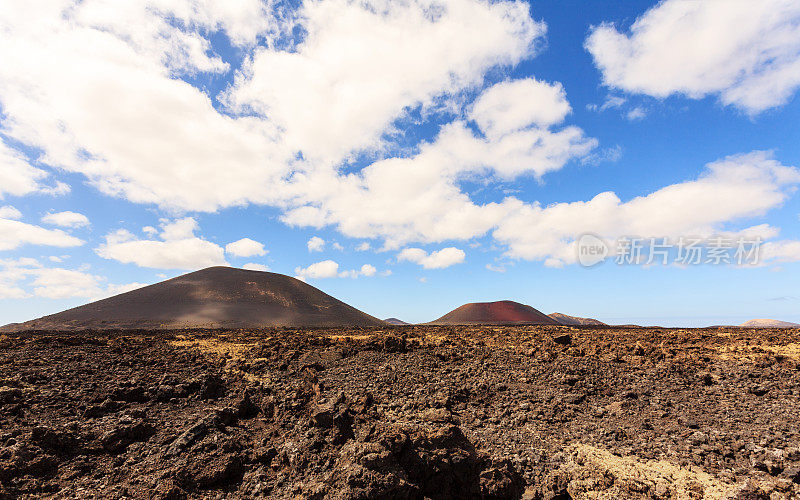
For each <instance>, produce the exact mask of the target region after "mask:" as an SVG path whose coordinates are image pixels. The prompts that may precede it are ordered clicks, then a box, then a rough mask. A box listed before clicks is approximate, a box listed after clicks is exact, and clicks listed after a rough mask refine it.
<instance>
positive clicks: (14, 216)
mask: <svg viewBox="0 0 800 500" xmlns="http://www.w3.org/2000/svg"><path fill="white" fill-rule="evenodd" d="M21 218H22V212H20V211H19V210H17V209H16V208H15V207H12V206H11V205H6V206H3V207H0V219H10V220H18V219H21Z"/></svg>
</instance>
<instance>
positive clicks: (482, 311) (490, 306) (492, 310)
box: [430, 300, 560, 325]
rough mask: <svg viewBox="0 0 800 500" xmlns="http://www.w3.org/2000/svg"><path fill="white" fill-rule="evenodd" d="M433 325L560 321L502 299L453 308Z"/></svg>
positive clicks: (513, 323) (527, 323)
mask: <svg viewBox="0 0 800 500" xmlns="http://www.w3.org/2000/svg"><path fill="white" fill-rule="evenodd" d="M430 324H431V325H520V324H522V325H558V324H560V323H559V322H558V321H556V320H554V319H553V318H551V317H549V316H547V315H546V314H543V313H542V312H540V311H537V310H536V309H534V308H533V307H531V306H526V305H525V304H520V303H519V302H513V301H511V300H501V301H498V302H476V303H471V304H464V305H463V306H461V307H458V308H456V309H453V310H452V311H450V312H449V313H447V314H445V315H444V316H442V317H441V318H439V319H437V320H434V321H431V322H430Z"/></svg>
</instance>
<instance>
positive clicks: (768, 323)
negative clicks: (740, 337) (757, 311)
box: [739, 319, 800, 328]
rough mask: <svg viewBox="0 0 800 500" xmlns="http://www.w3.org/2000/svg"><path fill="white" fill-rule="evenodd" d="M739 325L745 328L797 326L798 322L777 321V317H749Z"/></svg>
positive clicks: (799, 325) (798, 325)
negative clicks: (749, 318) (748, 319)
mask: <svg viewBox="0 0 800 500" xmlns="http://www.w3.org/2000/svg"><path fill="white" fill-rule="evenodd" d="M739 326H743V327H746V328H798V327H800V324H798V323H789V322H788V321H778V320H777V319H751V320H750V321H745V322H744V323H742V324H741V325H739Z"/></svg>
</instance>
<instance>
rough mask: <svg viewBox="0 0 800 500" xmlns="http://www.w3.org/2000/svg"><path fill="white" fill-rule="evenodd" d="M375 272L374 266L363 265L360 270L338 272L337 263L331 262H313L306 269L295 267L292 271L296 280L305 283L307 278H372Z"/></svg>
mask: <svg viewBox="0 0 800 500" xmlns="http://www.w3.org/2000/svg"><path fill="white" fill-rule="evenodd" d="M376 272H377V269H375V267H374V266H372V265H370V264H364V265H363V266H361V269H358V270H356V269H350V270H346V271H339V263H338V262H336V261H333V260H323V261H321V262H315V263H314V264H311V265H310V266H308V267H297V268H295V270H294V273H295V275H296V276H295V277H296V278H297V279H300V280H303V281H305V280H306V279H307V278H317V279H319V278H358V277H359V276H367V277H369V276H374V275H375V273H376Z"/></svg>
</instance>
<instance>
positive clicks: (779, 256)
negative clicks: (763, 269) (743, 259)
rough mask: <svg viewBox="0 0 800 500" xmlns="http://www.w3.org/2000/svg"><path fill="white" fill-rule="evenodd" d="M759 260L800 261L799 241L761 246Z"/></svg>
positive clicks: (776, 242) (775, 242)
mask: <svg viewBox="0 0 800 500" xmlns="http://www.w3.org/2000/svg"><path fill="white" fill-rule="evenodd" d="M759 259H760V260H761V261H762V262H797V261H800V241H792V240H783V241H774V242H773V241H771V242H767V243H764V244H763V245H761V249H760V255H759Z"/></svg>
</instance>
